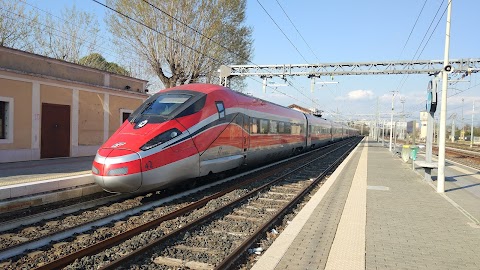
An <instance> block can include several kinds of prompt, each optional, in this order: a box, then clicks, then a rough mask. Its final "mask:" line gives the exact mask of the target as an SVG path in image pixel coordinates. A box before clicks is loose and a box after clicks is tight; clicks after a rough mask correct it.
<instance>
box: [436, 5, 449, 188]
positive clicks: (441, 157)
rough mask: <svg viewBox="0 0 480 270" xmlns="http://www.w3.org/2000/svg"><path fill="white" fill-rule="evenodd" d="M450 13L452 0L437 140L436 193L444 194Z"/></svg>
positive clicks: (446, 40) (446, 33)
mask: <svg viewBox="0 0 480 270" xmlns="http://www.w3.org/2000/svg"><path fill="white" fill-rule="evenodd" d="M451 13H452V0H449V1H448V11H447V26H446V30H445V53H444V59H443V71H442V107H441V110H440V137H439V138H438V177H437V192H438V193H444V192H445V137H446V122H447V120H446V119H447V91H448V73H449V72H451V71H452V67H451V66H450V65H448V52H449V50H450V18H451Z"/></svg>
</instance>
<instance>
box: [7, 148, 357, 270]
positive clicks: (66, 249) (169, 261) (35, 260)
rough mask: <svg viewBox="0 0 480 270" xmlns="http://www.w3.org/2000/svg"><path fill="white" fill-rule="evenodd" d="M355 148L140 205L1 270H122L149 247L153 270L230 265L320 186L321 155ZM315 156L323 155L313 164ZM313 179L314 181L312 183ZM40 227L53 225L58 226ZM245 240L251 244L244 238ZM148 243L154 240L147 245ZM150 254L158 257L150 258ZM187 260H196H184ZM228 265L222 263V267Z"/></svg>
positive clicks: (21, 256) (11, 260)
mask: <svg viewBox="0 0 480 270" xmlns="http://www.w3.org/2000/svg"><path fill="white" fill-rule="evenodd" d="M344 143H345V142H344ZM357 143H358V139H357V141H355V142H353V141H348V142H346V146H345V145H344V146H334V145H331V146H328V147H326V148H325V149H321V150H318V151H317V154H315V153H311V154H309V155H304V156H302V157H296V158H295V159H292V160H291V161H289V162H288V166H287V165H285V164H281V163H278V164H276V166H275V167H273V168H270V169H268V170H267V169H262V170H256V172H255V173H254V174H255V176H254V177H252V176H251V175H250V176H248V175H241V176H239V177H238V176H237V177H232V179H225V180H224V182H223V183H219V184H217V185H212V186H211V187H206V190H209V189H210V191H208V192H204V193H202V192H199V191H198V190H197V191H191V193H190V194H183V195H179V197H178V198H170V200H167V199H166V200H164V201H156V203H158V205H152V204H148V205H147V204H145V205H142V206H141V207H138V208H136V209H137V210H135V212H134V211H133V210H129V211H126V212H131V213H124V214H125V215H124V216H123V217H117V218H115V219H112V218H111V217H110V220H109V221H108V222H107V221H105V220H104V219H99V220H104V221H102V222H103V223H102V224H94V225H91V226H90V229H87V230H85V231H83V232H80V233H79V232H76V233H77V234H79V235H76V236H72V232H71V231H70V232H69V233H66V234H65V235H70V236H69V237H66V238H65V237H64V238H63V239H62V238H53V237H52V236H51V235H48V236H45V237H43V239H42V241H49V242H48V244H39V245H38V246H37V247H35V249H37V250H35V251H32V252H30V253H29V254H24V253H21V252H20V253H18V254H15V255H11V254H14V253H10V255H4V258H2V260H3V261H2V263H1V264H0V266H1V267H3V268H6V269H17V268H20V267H25V266H27V267H28V268H39V269H52V268H60V267H66V266H67V268H98V267H106V268H110V267H113V268H115V267H117V266H118V265H119V264H118V263H120V264H124V262H125V261H129V260H130V258H131V257H132V256H133V257H135V258H139V257H138V255H135V253H134V252H135V251H136V252H138V250H141V252H142V254H143V253H145V249H150V248H151V247H154V248H157V249H158V248H160V250H161V251H159V253H160V254H161V255H159V256H155V258H154V259H151V258H150V259H146V261H147V262H148V263H152V265H151V266H152V267H153V266H155V267H160V266H165V267H172V266H174V265H178V264H187V263H193V264H194V265H195V267H200V268H201V267H206V268H213V267H218V266H221V265H226V264H228V265H231V264H232V263H233V262H235V261H236V259H237V258H238V257H239V256H240V255H239V254H242V253H243V251H238V252H233V251H232V249H233V248H234V247H235V249H239V250H244V249H245V248H247V247H249V246H251V245H252V244H253V243H254V242H255V240H256V239H258V235H259V234H258V233H257V234H252V233H253V232H257V231H259V232H260V234H262V233H265V231H266V230H267V229H268V228H269V227H270V226H271V225H272V224H273V223H274V222H275V221H276V220H278V218H273V217H276V215H274V213H280V212H282V211H285V210H282V211H280V209H288V207H287V206H286V205H289V204H295V202H296V201H298V198H301V196H300V194H304V193H306V192H308V191H307V189H306V188H305V187H306V186H309V185H311V184H312V183H317V182H318V181H320V179H321V178H318V179H317V178H316V176H318V175H319V174H320V173H319V172H318V171H317V170H314V169H313V168H315V167H320V166H319V162H318V160H319V159H323V160H325V159H326V155H329V156H332V155H333V151H334V150H332V148H333V147H335V149H336V150H335V151H336V152H343V153H345V152H346V150H345V147H347V146H348V147H349V148H352V147H353V146H354V145H356V144H357ZM318 152H324V154H323V155H322V156H320V157H318V155H319V154H318ZM314 155H316V157H314ZM314 160H317V161H316V162H315V161H314ZM332 162H333V161H332ZM300 164H301V165H303V168H302V169H299V168H295V167H298V166H300ZM308 166H310V167H308ZM332 166H333V165H329V166H328V167H332ZM322 167H323V166H322ZM323 170H324V171H325V172H327V171H328V170H327V169H326V167H323ZM289 175H290V176H289ZM291 175H293V176H291ZM312 175H314V176H315V177H313V176H312ZM291 177H294V178H291ZM312 178H315V179H316V180H315V181H312ZM233 179H235V183H236V184H235V185H234V186H232V184H231V182H228V181H233ZM272 179H273V180H272ZM275 183H276V184H275ZM222 185H223V186H222ZM272 185H274V186H272ZM227 187H228V188H227ZM208 194H209V195H208ZM180 198H181V199H180ZM239 198H240V201H238V199H239ZM287 198H288V199H287ZM290 198H296V199H290ZM175 200H177V201H175ZM283 205H285V206H283ZM264 217H265V218H264ZM265 220H268V221H267V222H265ZM45 224H49V225H55V222H51V221H50V223H49V222H46V223H45ZM259 224H260V225H261V224H264V225H263V226H259ZM201 228H206V229H204V230H202V229H201ZM207 233H210V234H212V233H213V234H212V235H208V234H207ZM186 235H189V236H190V238H188V237H186ZM202 235H203V236H202ZM207 235H208V236H207ZM248 235H255V236H254V237H253V236H250V237H247V236H248ZM2 237H3V235H2ZM244 238H247V239H250V240H248V241H247V240H245V239H244ZM151 239H156V240H155V241H153V242H152V240H151ZM189 239H190V240H189ZM191 239H197V240H198V239H200V241H203V243H204V244H203V245H202V244H198V243H197V244H193V245H189V244H190V243H191V242H192V241H193V242H194V240H191ZM202 239H203V240H202ZM214 239H215V241H214ZM242 239H243V240H242ZM52 241H53V242H52ZM172 241H173V242H172ZM169 243H170V244H169ZM175 243H176V244H175ZM212 245H213V246H212ZM215 246H218V247H221V248H222V249H226V248H228V251H227V250H223V251H218V250H215V249H214V247H215ZM162 247H163V248H162ZM28 249H31V248H28ZM38 249H40V250H38ZM247 249H248V248H247ZM10 250H11V248H6V249H5V250H4V252H7V253H8V252H9V251H10ZM179 251H181V252H179ZM22 252H23V251H22ZM131 252H132V253H131ZM7 253H4V254H7ZM147 253H148V252H147ZM170 253H173V254H178V253H180V254H184V257H181V258H178V257H175V256H172V254H170ZM227 253H228V254H236V255H228V254H227ZM129 254H133V255H129ZM152 254H155V251H153V253H152ZM186 254H197V255H191V256H190V257H185V256H186ZM141 258H146V257H145V256H142V257H141ZM227 259H228V260H227ZM225 260H227V261H226V263H222V262H223V261H225ZM117 261H118V262H117ZM71 263H73V264H71ZM69 264H71V265H69ZM141 264H145V263H141ZM169 265H170V266H169Z"/></svg>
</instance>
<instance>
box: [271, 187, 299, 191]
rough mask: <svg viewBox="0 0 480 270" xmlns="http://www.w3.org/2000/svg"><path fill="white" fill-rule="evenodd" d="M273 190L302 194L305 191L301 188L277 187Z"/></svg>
mask: <svg viewBox="0 0 480 270" xmlns="http://www.w3.org/2000/svg"><path fill="white" fill-rule="evenodd" d="M272 190H273V191H279V190H286V191H292V190H293V191H296V192H300V191H302V190H303V189H302V188H300V187H286V186H275V187H272Z"/></svg>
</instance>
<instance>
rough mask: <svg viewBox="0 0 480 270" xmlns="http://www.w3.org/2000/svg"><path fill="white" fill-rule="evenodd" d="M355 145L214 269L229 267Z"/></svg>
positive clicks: (350, 149) (348, 152)
mask: <svg viewBox="0 0 480 270" xmlns="http://www.w3.org/2000/svg"><path fill="white" fill-rule="evenodd" d="M355 147H356V145H353V146H352V147H350V148H349V150H348V151H346V152H345V153H344V154H343V155H342V156H340V157H339V158H338V159H337V160H336V161H335V162H334V163H332V164H331V165H330V166H329V167H328V168H327V169H326V170H324V171H323V172H322V173H321V174H320V175H318V176H317V177H316V178H315V180H314V181H313V182H312V184H311V185H309V186H307V187H305V188H304V190H303V191H301V192H300V193H298V194H297V196H295V198H294V199H293V200H292V201H290V202H289V203H288V204H287V205H285V206H284V207H283V208H282V209H280V210H279V211H277V213H276V214H275V215H274V216H273V217H272V218H270V220H268V221H267V222H266V223H264V224H263V226H262V227H260V228H259V229H258V230H257V231H256V232H254V233H253V234H252V235H251V236H250V237H249V238H248V239H247V240H245V241H244V242H243V243H242V244H241V245H240V246H238V247H237V248H236V249H235V250H234V251H233V252H232V253H231V254H230V255H229V256H228V257H227V258H225V259H224V260H223V261H222V262H220V263H219V264H218V265H217V266H216V267H215V268H214V269H218V270H220V269H229V268H230V267H231V266H232V265H233V264H234V263H235V262H236V261H237V260H238V259H239V258H241V257H242V256H243V255H244V254H245V251H246V250H247V249H248V248H249V247H250V246H252V245H253V244H254V243H255V242H257V241H258V239H260V237H261V235H263V234H264V233H266V232H267V230H268V229H269V228H271V227H272V226H273V225H275V224H276V223H277V222H278V221H279V220H280V219H281V218H282V217H283V216H284V213H285V212H287V211H288V209H290V208H292V207H293V206H294V205H296V204H297V203H298V201H299V200H300V199H301V198H303V197H304V196H305V195H306V194H307V193H308V192H310V191H311V190H312V189H313V188H314V187H315V186H316V185H317V184H318V183H319V182H320V181H321V180H322V179H323V178H324V177H325V176H326V175H327V174H328V173H329V172H331V171H332V170H333V169H335V168H336V167H337V166H338V164H339V163H340V162H341V161H342V160H343V159H344V158H345V156H346V155H348V154H350V152H351V151H352V149H353V148H355Z"/></svg>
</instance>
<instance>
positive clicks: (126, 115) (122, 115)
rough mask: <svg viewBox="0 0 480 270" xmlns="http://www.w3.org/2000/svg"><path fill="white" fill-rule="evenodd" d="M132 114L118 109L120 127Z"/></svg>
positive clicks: (130, 111)
mask: <svg viewBox="0 0 480 270" xmlns="http://www.w3.org/2000/svg"><path fill="white" fill-rule="evenodd" d="M132 113H133V111H132V110H127V109H120V125H122V124H123V122H125V121H126V120H127V119H128V118H129V117H130V115H131V114H132Z"/></svg>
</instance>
